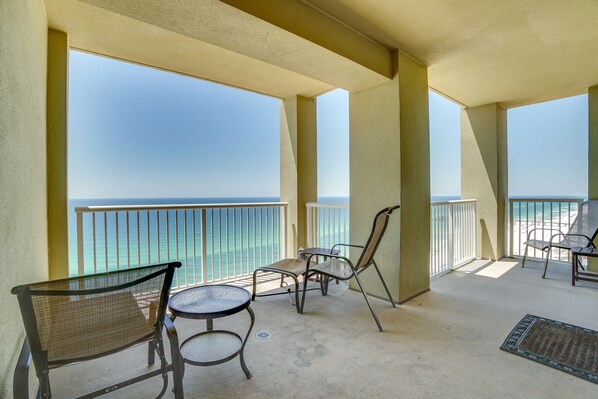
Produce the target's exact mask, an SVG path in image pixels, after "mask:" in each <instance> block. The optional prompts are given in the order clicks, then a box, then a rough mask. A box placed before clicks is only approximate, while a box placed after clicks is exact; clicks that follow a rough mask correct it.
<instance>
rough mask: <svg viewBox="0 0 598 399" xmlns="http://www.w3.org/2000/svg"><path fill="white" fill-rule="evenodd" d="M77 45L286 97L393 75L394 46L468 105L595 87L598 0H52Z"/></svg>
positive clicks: (525, 100)
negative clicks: (420, 64)
mask: <svg viewBox="0 0 598 399" xmlns="http://www.w3.org/2000/svg"><path fill="white" fill-rule="evenodd" d="M45 4H46V9H47V14H48V22H49V25H50V27H51V28H54V29H59V30H63V31H65V32H67V33H68V34H69V40H70V45H71V46H72V47H75V48H79V49H82V50H86V51H91V52H95V53H100V54H105V55H108V56H111V57H116V58H122V59H127V60H130V61H134V62H138V63H141V64H147V65H151V66H155V67H159V68H164V69H169V70H173V71H176V72H180V73H185V74H189V75H193V76H198V77H201V78H204V79H209V80H213V81H217V82H222V83H225V84H229V85H233V86H237V87H241V88H245V89H248V90H253V91H257V92H260V93H265V94H269V95H273V96H277V97H281V98H287V97H290V96H292V95H294V94H300V95H304V96H308V97H311V96H315V95H318V94H320V93H323V92H325V91H328V90H330V89H331V88H333V87H342V88H345V89H347V90H360V89H361V88H364V87H368V86H371V85H375V84H378V83H382V82H384V81H387V80H388V79H390V78H392V74H393V71H392V52H393V51H394V50H397V49H399V50H401V51H404V52H406V53H407V54H409V55H411V56H412V57H413V58H415V59H416V60H418V61H419V62H421V63H422V64H424V65H426V66H428V72H429V84H430V86H431V87H432V88H433V89H435V90H436V91H438V92H440V93H442V94H444V95H446V96H447V97H450V98H453V99H454V100H456V101H458V102H459V103H461V104H463V105H465V106H477V105H483V104H487V103H492V102H499V103H501V104H502V105H503V106H505V107H514V106H519V105H523V104H529V103H534V102H539V101H545V100H549V99H554V98H559V97H565V96H568V95H574V94H580V93H584V92H585V91H586V90H587V87H590V86H594V85H598V29H597V28H596V26H597V25H598V0H568V1H564V0H563V1H561V0H534V1H520V0H501V1H497V0H492V1H490V0H392V1H391V0H284V1H283V0H277V1H274V0H256V1H245V0H222V1H218V0H177V1H176V2H175V1H159V0H131V1H123V0H45Z"/></svg>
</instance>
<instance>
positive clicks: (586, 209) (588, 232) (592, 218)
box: [569, 200, 598, 246]
mask: <svg viewBox="0 0 598 399" xmlns="http://www.w3.org/2000/svg"><path fill="white" fill-rule="evenodd" d="M569 234H583V235H584V236H587V237H590V238H591V239H592V241H593V240H594V239H595V238H596V235H597V234H598V200H590V201H585V202H583V203H582V204H580V205H579V208H578V209H577V217H576V218H575V220H574V221H573V223H572V224H571V228H570V229H569ZM585 245H586V244H584V245H583V246H585Z"/></svg>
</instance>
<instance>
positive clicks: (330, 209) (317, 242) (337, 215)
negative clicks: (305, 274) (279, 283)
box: [307, 202, 349, 256]
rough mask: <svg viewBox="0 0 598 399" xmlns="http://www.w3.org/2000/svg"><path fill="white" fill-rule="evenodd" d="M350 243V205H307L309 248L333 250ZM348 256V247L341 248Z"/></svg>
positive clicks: (318, 203) (310, 203)
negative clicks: (332, 248)
mask: <svg viewBox="0 0 598 399" xmlns="http://www.w3.org/2000/svg"><path fill="white" fill-rule="evenodd" d="M339 243H344V244H346V243H349V204H327V203H320V202H309V203H307V246H308V247H323V248H331V247H332V246H333V245H335V244H339ZM339 250H340V251H341V254H342V255H343V256H348V254H349V250H348V248H347V247H341V248H339Z"/></svg>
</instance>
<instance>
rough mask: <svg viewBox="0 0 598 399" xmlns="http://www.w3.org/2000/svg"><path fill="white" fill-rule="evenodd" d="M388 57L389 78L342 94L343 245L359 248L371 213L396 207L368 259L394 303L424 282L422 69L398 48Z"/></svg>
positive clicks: (426, 165)
mask: <svg viewBox="0 0 598 399" xmlns="http://www.w3.org/2000/svg"><path fill="white" fill-rule="evenodd" d="M393 61H394V63H395V71H396V73H395V76H394V78H393V79H392V80H389V81H388V82H387V83H384V84H381V85H378V86H374V87H371V88H368V89H365V90H362V91H359V92H352V93H350V97H349V111H350V112H349V114H350V158H349V159H350V195H351V207H350V218H351V243H352V244H361V245H363V244H365V242H366V240H367V238H368V236H369V234H370V232H371V229H372V222H373V218H374V216H375V215H376V213H377V212H378V211H380V210H381V209H382V208H384V207H388V206H391V205H396V204H400V205H401V208H400V209H399V210H398V211H395V212H394V213H393V215H392V216H391V217H390V220H389V224H388V228H387V230H386V233H385V236H384V238H383V239H382V242H381V244H380V247H379V248H378V251H377V253H376V256H375V259H376V263H377V264H378V266H379V268H380V269H381V272H382V274H383V276H384V279H385V281H386V283H387V285H388V288H389V289H390V291H391V293H392V295H393V297H394V299H395V300H398V302H399V303H402V302H405V301H406V300H408V299H410V298H412V297H414V296H416V295H418V294H420V293H423V292H425V291H427V290H429V286H430V269H429V256H430V141H429V140H430V139H429V122H428V74H427V69H426V67H425V66H423V65H421V64H419V63H417V62H416V61H415V60H413V59H412V58H410V57H409V56H408V55H406V54H404V53H401V52H396V53H395V54H393ZM358 255H359V254H358V251H356V252H352V258H355V257H356V256H358ZM362 279H363V281H364V285H365V288H366V290H367V292H368V293H370V294H372V295H375V296H378V297H380V298H385V297H386V295H385V292H384V288H383V287H382V284H381V283H380V281H379V279H378V276H377V275H376V273H375V272H373V271H372V272H371V273H370V272H366V273H364V274H363V275H362Z"/></svg>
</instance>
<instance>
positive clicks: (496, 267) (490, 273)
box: [476, 261, 519, 278]
mask: <svg viewBox="0 0 598 399" xmlns="http://www.w3.org/2000/svg"><path fill="white" fill-rule="evenodd" d="M518 264H519V262H514V261H498V262H494V263H492V264H490V265H489V266H487V267H485V268H484V269H482V270H480V271H479V272H477V273H476V276H482V277H491V278H500V277H501V276H502V275H503V274H505V273H506V272H508V271H509V270H511V269H512V268H514V267H515V266H517V265H518Z"/></svg>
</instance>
